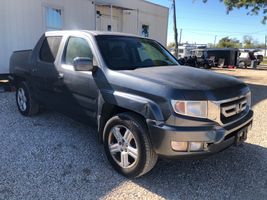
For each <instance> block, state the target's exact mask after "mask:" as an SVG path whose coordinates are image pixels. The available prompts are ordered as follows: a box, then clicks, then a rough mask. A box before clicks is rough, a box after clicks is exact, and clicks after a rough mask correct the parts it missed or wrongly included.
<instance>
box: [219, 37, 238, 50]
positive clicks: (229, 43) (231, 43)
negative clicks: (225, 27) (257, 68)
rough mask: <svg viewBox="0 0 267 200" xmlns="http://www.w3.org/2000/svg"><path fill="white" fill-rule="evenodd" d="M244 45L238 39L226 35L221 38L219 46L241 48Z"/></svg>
mask: <svg viewBox="0 0 267 200" xmlns="http://www.w3.org/2000/svg"><path fill="white" fill-rule="evenodd" d="M241 46H242V45H241V43H240V42H239V40H237V39H235V38H234V39H231V38H229V37H224V38H222V39H220V41H219V43H218V44H217V47H219V48H240V47H241Z"/></svg>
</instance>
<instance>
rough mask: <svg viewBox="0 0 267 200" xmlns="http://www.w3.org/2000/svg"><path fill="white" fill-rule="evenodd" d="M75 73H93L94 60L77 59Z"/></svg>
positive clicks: (74, 63) (75, 59) (75, 60)
mask: <svg viewBox="0 0 267 200" xmlns="http://www.w3.org/2000/svg"><path fill="white" fill-rule="evenodd" d="M73 66H74V69H75V71H93V68H94V66H93V59H91V58H86V57H76V58H74V60H73Z"/></svg>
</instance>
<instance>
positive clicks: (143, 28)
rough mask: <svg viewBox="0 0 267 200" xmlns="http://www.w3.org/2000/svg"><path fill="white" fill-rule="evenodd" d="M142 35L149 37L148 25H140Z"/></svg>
mask: <svg viewBox="0 0 267 200" xmlns="http://www.w3.org/2000/svg"><path fill="white" fill-rule="evenodd" d="M142 36H143V37H149V26H148V25H144V24H143V25H142Z"/></svg>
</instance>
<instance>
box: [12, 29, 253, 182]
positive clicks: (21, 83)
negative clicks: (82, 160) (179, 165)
mask: <svg viewBox="0 0 267 200" xmlns="http://www.w3.org/2000/svg"><path fill="white" fill-rule="evenodd" d="M10 74H11V78H12V81H13V83H14V85H15V86H16V88H17V89H16V103H17V106H18V110H19V112H20V113H21V114H22V115H24V116H33V115H35V114H37V113H38V112H39V109H40V107H41V106H45V107H48V108H51V109H55V110H57V111H59V112H61V113H63V114H66V115H68V116H71V117H73V118H75V119H78V120H80V121H83V122H85V123H87V124H91V125H92V126H95V127H96V128H97V130H98V136H99V141H100V142H101V143H103V144H104V149H105V152H106V155H107V158H108V160H109V161H110V163H111V165H112V166H113V167H114V169H116V170H117V171H118V172H119V173H121V174H123V175H125V176H127V177H139V176H142V175H144V174H145V173H147V172H148V171H150V170H151V169H152V168H153V167H154V165H155V164H156V162H157V159H158V157H167V158H190V157H195V158H196V157H202V156H206V155H210V154H213V153H217V152H219V151H222V150H223V149H225V148H227V147H229V146H231V145H234V144H236V145H238V144H240V143H242V142H243V141H245V140H246V138H247V133H248V130H249V129H250V128H251V125H252V119H253V111H252V110H251V93H250V90H249V87H248V86H247V85H246V84H245V83H243V82H242V81H240V80H238V79H236V78H233V77H230V76H225V75H220V74H217V73H214V72H211V71H206V70H200V69H195V68H192V67H186V66H180V65H179V64H178V62H177V60H176V59H175V58H174V57H173V56H172V55H171V54H170V53H169V52H168V51H167V50H166V49H165V48H164V47H163V46H162V45H161V44H159V43H158V42H156V41H154V40H151V39H148V38H141V37H138V36H133V35H125V34H119V33H111V32H96V31H56V32H48V33H45V34H44V35H43V36H42V37H41V39H40V40H39V42H38V43H37V45H36V46H35V48H34V49H33V50H27V51H19V52H14V53H13V54H12V56H11V58H10ZM92 153H93V152H92ZM88 156H90V155H88Z"/></svg>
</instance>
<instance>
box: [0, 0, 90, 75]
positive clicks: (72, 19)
mask: <svg viewBox="0 0 267 200" xmlns="http://www.w3.org/2000/svg"><path fill="white" fill-rule="evenodd" d="M44 6H52V7H56V8H62V9H63V28H64V29H94V28H95V8H94V4H92V1H89V0H1V6H0V74H1V73H8V72H9V71H8V65H9V58H10V55H11V53H12V52H13V51H15V50H21V49H32V48H33V47H34V45H35V44H36V42H37V41H38V39H39V38H40V36H41V35H42V34H43V33H44V32H45V31H46V26H45V19H44V17H45V15H44Z"/></svg>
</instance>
